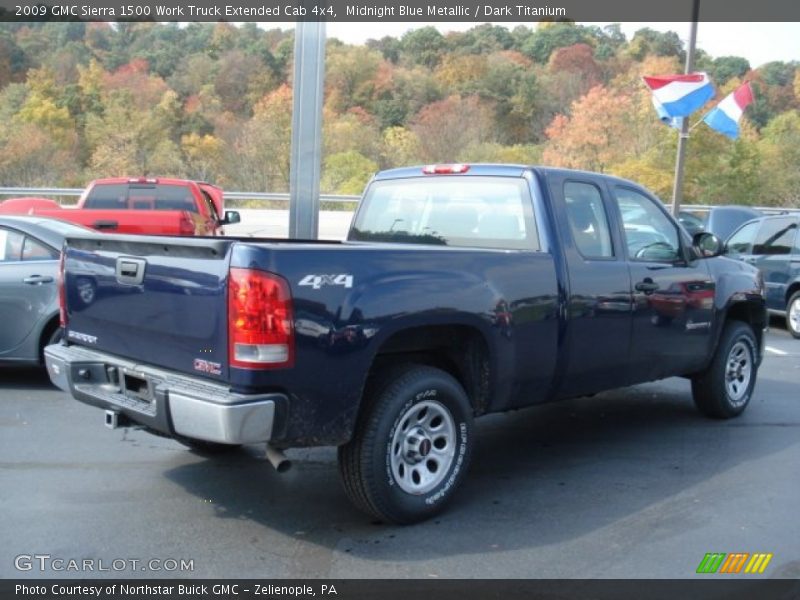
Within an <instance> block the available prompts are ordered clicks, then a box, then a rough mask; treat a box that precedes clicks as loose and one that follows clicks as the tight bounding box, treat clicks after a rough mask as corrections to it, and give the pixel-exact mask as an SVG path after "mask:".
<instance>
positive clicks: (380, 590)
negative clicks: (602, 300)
mask: <svg viewBox="0 0 800 600" xmlns="http://www.w3.org/2000/svg"><path fill="white" fill-rule="evenodd" d="M798 594H800V582H798V581H797V580H786V579H784V580H782V579H769V580H768V579H750V578H747V577H741V578H735V579H728V578H726V579H714V578H710V577H705V576H698V578H696V579H685V580H646V579H643V580H613V579H604V580H580V579H574V580H552V579H540V580H537V579H524V580H509V579H497V580H486V579H483V580H474V581H470V580H452V579H450V580H419V579H416V580H415V579H401V580H386V579H382V580H363V579H362V580H352V579H351V580H342V579H331V580H324V579H308V580H254V579H247V580H223V579H204V580H195V581H191V580H170V579H158V580H155V579H151V580H145V579H138V580H131V579H128V580H113V579H97V580H80V579H71V580H70V579H60V580H55V579H50V580H47V579H40V580H32V579H27V580H10V579H6V580H1V581H0V598H2V599H3V600H7V599H12V598H13V599H15V600H26V599H27V600H89V599H96V600H267V599H286V600H293V599H304V600H309V599H311V598H314V599H315V600H323V599H325V600H333V599H335V600H367V599H369V600H401V599H402V600H407V599H408V598H433V599H436V600H486V599H489V598H502V599H503V600H523V599H524V600H538V599H542V600H544V599H547V600H553V599H555V598H558V599H559V600H566V599H569V598H581V599H592V600H612V599H613V600H628V599H635V600H641V598H647V599H648V600H662V599H663V600H675V599H677V598H680V599H681V600H694V599H700V598H725V599H726V600H737V599H741V600H744V599H748V600H749V599H751V598H759V599H760V600H772V599H783V598H786V599H789V598H797V597H798Z"/></svg>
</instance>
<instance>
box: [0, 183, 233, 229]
mask: <svg viewBox="0 0 800 600" xmlns="http://www.w3.org/2000/svg"><path fill="white" fill-rule="evenodd" d="M0 213H5V214H29V215H38V216H42V217H54V218H57V219H62V220H64V221H71V222H73V223H79V224H81V225H85V226H87V227H91V228H92V229H97V230H98V231H106V232H115V233H139V234H149V235H202V236H211V235H222V234H223V233H224V231H223V229H222V228H223V226H224V225H226V224H231V223H238V222H239V220H240V217H239V213H237V212H235V211H227V212H225V210H224V204H223V198H222V189H220V188H219V187H217V186H215V185H211V184H210V183H205V182H201V181H189V180H186V179H167V178H145V177H138V178H126V177H115V178H108V179H97V180H95V181H93V182H92V183H90V184H89V187H87V188H86V190H85V191H84V192H83V194H81V197H80V200H79V201H78V205H77V207H76V208H62V207H61V206H60V205H59V204H58V203H57V202H55V201H53V200H47V199H45V198H12V199H9V200H6V201H5V202H3V203H0Z"/></svg>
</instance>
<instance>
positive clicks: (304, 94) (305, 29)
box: [289, 21, 325, 240]
mask: <svg viewBox="0 0 800 600" xmlns="http://www.w3.org/2000/svg"><path fill="white" fill-rule="evenodd" d="M294 35H295V38H294V97H293V104H292V154H291V163H290V165H289V237H291V238H300V239H307V240H313V239H317V237H318V235H319V179H320V171H321V158H322V95H323V82H324V79H325V22H324V21H308V22H306V21H298V22H297V28H296V29H295V34H294Z"/></svg>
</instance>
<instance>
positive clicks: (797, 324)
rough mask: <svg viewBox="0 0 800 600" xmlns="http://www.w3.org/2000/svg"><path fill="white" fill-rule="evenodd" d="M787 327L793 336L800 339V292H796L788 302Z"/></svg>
mask: <svg viewBox="0 0 800 600" xmlns="http://www.w3.org/2000/svg"><path fill="white" fill-rule="evenodd" d="M786 329H788V330H789V333H791V334H792V337H795V338H798V339H800V292H795V293H794V294H792V297H791V298H789V302H787V303H786Z"/></svg>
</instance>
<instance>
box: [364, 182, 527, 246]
mask: <svg viewBox="0 0 800 600" xmlns="http://www.w3.org/2000/svg"><path fill="white" fill-rule="evenodd" d="M349 239H350V240H356V241H383V242H397V243H409V244H434V245H442V246H460V247H469V248H500V249H512V250H538V248H539V243H538V238H537V236H536V228H535V226H534V223H533V211H532V209H531V200H530V195H529V194H528V187H527V183H526V181H525V180H523V179H519V178H512V177H463V176H461V177H459V176H437V177H419V178H409V179H390V180H385V181H376V182H374V183H372V185H370V186H369V189H368V190H367V193H366V195H365V196H364V200H363V203H362V206H361V208H360V209H359V211H358V215H357V216H356V221H355V224H354V226H353V229H352V230H351V232H350V236H349Z"/></svg>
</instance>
